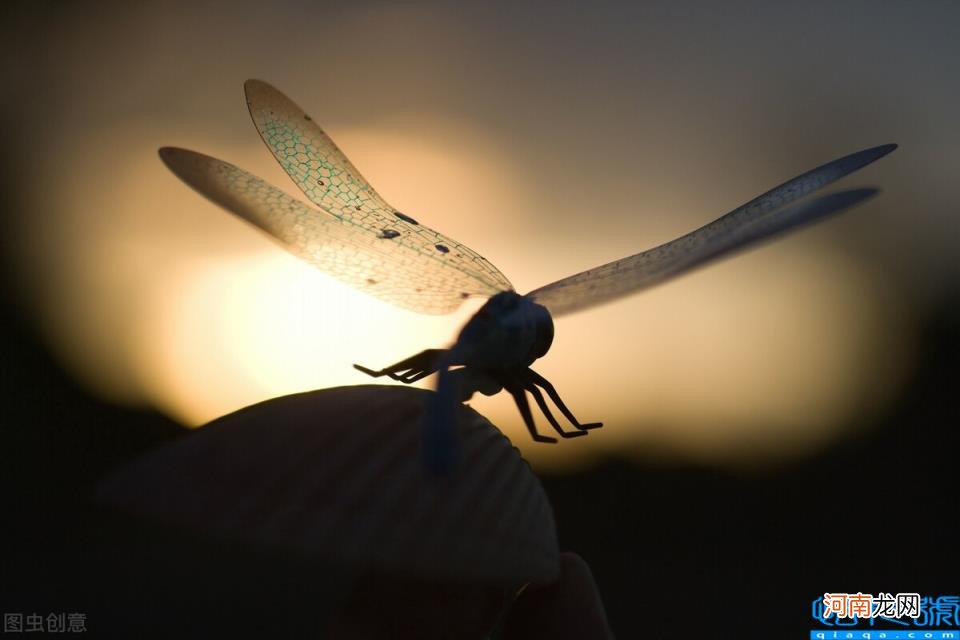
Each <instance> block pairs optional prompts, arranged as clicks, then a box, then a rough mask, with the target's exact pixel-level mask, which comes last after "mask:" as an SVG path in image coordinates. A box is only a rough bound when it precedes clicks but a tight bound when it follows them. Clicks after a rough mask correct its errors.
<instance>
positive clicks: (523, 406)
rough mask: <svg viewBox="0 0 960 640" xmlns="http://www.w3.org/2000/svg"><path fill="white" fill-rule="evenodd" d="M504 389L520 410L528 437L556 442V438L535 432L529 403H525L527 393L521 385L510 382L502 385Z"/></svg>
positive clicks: (536, 440)
mask: <svg viewBox="0 0 960 640" xmlns="http://www.w3.org/2000/svg"><path fill="white" fill-rule="evenodd" d="M504 389H506V390H507V391H509V392H510V395H512V396H513V400H514V402H516V403H517V409H519V410H520V415H521V416H522V417H523V423H524V424H525V425H527V430H528V431H529V432H530V437H531V438H533V440H534V441H535V442H556V441H557V439H556V438H551V437H550V436H542V435H540V434H539V433H537V426H536V425H535V424H534V423H533V414H532V413H530V405H529V404H528V403H527V395H526V392H525V391H524V389H523V387H521V386H518V385H514V384H510V385H504Z"/></svg>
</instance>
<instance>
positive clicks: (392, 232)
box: [378, 229, 400, 240]
mask: <svg viewBox="0 0 960 640" xmlns="http://www.w3.org/2000/svg"><path fill="white" fill-rule="evenodd" d="M398 235H400V232H399V231H397V230H396V229H384V230H383V231H381V232H380V235H379V236H378V237H379V238H380V239H382V240H390V239H392V238H396V237H397V236H398Z"/></svg>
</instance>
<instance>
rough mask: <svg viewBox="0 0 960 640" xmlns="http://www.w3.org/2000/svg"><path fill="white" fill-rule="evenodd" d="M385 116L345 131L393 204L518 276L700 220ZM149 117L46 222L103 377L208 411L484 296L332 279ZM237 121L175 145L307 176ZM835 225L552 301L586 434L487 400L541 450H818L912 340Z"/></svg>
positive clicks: (322, 382) (561, 371)
mask: <svg viewBox="0 0 960 640" xmlns="http://www.w3.org/2000/svg"><path fill="white" fill-rule="evenodd" d="M237 108H240V109H242V104H241V105H238V107H237ZM382 127H383V128H382V129H381V128H378V129H364V130H358V129H349V128H344V127H339V128H338V127H333V128H332V129H331V133H332V134H333V135H334V136H335V138H336V139H337V141H338V142H339V143H340V144H341V146H342V147H343V148H344V149H345V151H346V152H347V153H348V154H349V155H350V156H351V157H353V158H354V160H355V162H356V163H357V164H358V165H359V167H360V168H361V170H362V171H363V172H364V173H365V174H366V175H367V177H368V178H369V179H370V181H371V182H372V183H373V184H374V185H376V186H377V187H378V189H379V190H380V191H381V192H382V193H383V195H384V196H385V197H386V198H387V199H388V200H390V201H391V202H393V203H394V204H395V205H396V206H398V207H400V208H401V209H403V210H405V211H409V212H410V213H411V214H413V215H416V217H417V218H419V219H420V220H421V221H423V222H424V223H426V224H430V225H432V226H436V227H438V228H440V229H442V230H443V231H444V232H446V233H448V234H449V235H451V236H452V237H454V238H458V239H462V240H463V241H464V242H466V243H468V244H469V245H470V246H472V247H473V248H475V249H477V250H478V251H480V252H481V253H484V254H485V255H487V257H489V258H490V259H491V260H492V261H493V262H494V263H495V264H497V265H498V266H500V267H501V269H503V271H504V272H505V273H506V274H507V275H508V277H511V279H512V280H513V282H514V283H515V285H516V286H517V287H518V289H520V290H521V291H527V290H530V289H532V288H534V287H536V286H539V285H541V284H544V283H545V282H547V281H549V280H552V279H555V278H559V277H562V276H565V275H568V274H570V273H571V272H572V271H575V270H579V269H581V268H583V267H589V266H593V265H594V264H597V263H599V262H602V261H605V260H610V259H614V258H617V257H621V256H622V255H625V254H627V253H629V252H631V251H636V250H639V249H643V248H646V247H648V246H650V245H652V244H654V243H656V242H658V241H662V240H666V239H669V238H670V237H671V236H672V235H675V234H676V233H679V232H682V231H685V230H687V229H688V228H690V227H692V226H694V225H695V224H697V223H698V222H699V223H702V222H706V220H705V219H701V220H693V219H689V218H684V219H689V224H686V223H685V228H680V227H678V224H677V220H672V221H671V222H670V224H669V225H666V224H664V222H663V218H654V217H652V216H653V214H654V212H653V211H652V210H651V211H650V216H651V217H648V218H644V211H643V210H640V211H637V212H635V215H634V216H632V217H630V218H623V219H621V220H620V222H619V224H623V225H624V230H623V232H620V233H618V232H616V230H614V231H610V230H609V229H610V226H611V223H610V221H608V220H604V221H603V224H601V225H599V226H598V227H596V228H595V227H592V226H590V225H583V226H581V227H579V228H577V227H571V226H570V220H571V219H573V218H571V217H570V216H566V217H563V216H560V215H559V213H558V212H562V211H563V207H564V204H563V202H562V197H561V196H562V194H561V195H556V194H554V195H552V196H550V197H547V198H543V197H537V196H536V195H535V194H533V193H531V192H530V191H529V185H528V184H527V181H526V180H525V179H524V178H523V176H524V173H523V171H522V170H520V168H518V167H516V166H515V165H514V164H513V163H512V162H511V158H510V157H509V156H508V155H507V154H506V153H505V152H504V150H503V149H502V148H500V147H498V146H497V145H495V144H493V143H492V142H491V138H490V136H488V135H485V134H484V133H483V132H482V131H481V130H478V129H476V128H471V127H469V126H467V125H465V124H464V123H460V122H456V121H452V120H443V119H434V120H432V121H431V122H430V123H425V122H420V121H417V120H415V119H413V120H407V121H406V123H405V124H404V125H402V126H401V125H396V126H391V125H382ZM155 130H161V131H163V130H164V129H163V128H151V129H140V128H136V127H132V128H124V127H119V128H116V129H110V130H106V131H101V132H99V135H98V140H99V143H100V147H102V148H103V149H105V150H108V149H116V148H124V149H130V150H131V153H130V158H131V160H130V161H128V162H126V163H124V164H123V165H122V166H117V165H116V164H115V162H114V159H113V158H112V157H111V156H110V155H109V153H107V152H106V151H104V152H102V153H100V154H97V153H94V154H91V155H89V156H84V157H83V158H82V163H80V164H78V165H77V166H75V167H72V170H67V171H66V172H65V176H67V178H66V180H67V182H66V183H65V185H64V189H63V191H62V192H60V193H58V194H57V197H59V198H61V200H59V201H58V202H57V207H58V208H59V209H60V210H61V211H62V212H63V213H62V215H63V216H64V219H65V220H67V221H71V220H72V221H73V222H72V223H71V224H68V225H66V226H67V228H69V229H70V230H71V233H69V234H63V235H61V236H58V235H56V234H52V235H51V234H47V235H44V233H43V232H42V231H38V234H39V235H38V236H37V237H40V238H42V242H43V243H46V248H45V249H44V250H43V251H37V252H36V256H35V258H34V259H35V260H39V261H41V262H42V260H43V259H44V256H50V255H54V256H59V258H60V260H59V261H58V262H56V263H55V264H50V265H47V266H46V272H49V273H53V274H54V277H52V278H50V279H49V280H48V281H47V282H45V283H44V287H43V288H41V289H40V292H41V294H42V296H43V301H44V304H45V308H46V313H47V317H48V318H50V319H52V320H53V321H54V322H53V324H52V325H51V327H50V332H51V335H52V337H53V338H54V340H55V343H56V344H57V345H58V348H59V350H60V352H61V353H62V354H63V355H64V357H65V358H66V360H67V361H68V363H69V365H70V366H71V367H72V368H73V369H74V370H75V371H77V373H78V375H80V376H81V377H83V378H84V379H86V380H87V381H88V382H89V383H90V384H91V385H92V386H93V387H94V388H96V389H98V390H100V391H101V393H104V394H105V395H108V396H110V397H113V398H115V399H118V400H121V401H126V402H142V401H148V402H150V403H152V404H153V405H154V406H156V407H157V408H159V409H160V410H162V411H164V412H166V413H168V414H169V415H171V416H174V417H176V418H177V419H179V420H181V421H183V422H185V423H186V424H190V425H198V424H201V423H203V422H205V421H208V420H210V419H213V418H215V417H217V416H219V415H221V414H224V413H227V412H230V411H233V410H235V409H238V408H241V407H243V406H245V405H248V404H251V403H254V402H258V401H260V400H264V399H267V398H270V397H274V396H278V395H283V394H287V393H293V392H297V391H303V390H308V389H315V388H323V387H330V386H337V385H344V384H363V383H368V382H372V381H371V380H370V379H369V378H366V377H365V376H363V375H362V374H360V373H358V372H356V371H354V370H353V369H352V368H351V364H352V363H354V362H359V363H362V364H365V365H368V366H371V367H381V366H385V365H387V364H390V363H392V362H394V361H396V360H399V359H401V358H404V357H407V356H409V355H412V354H413V353H416V352H418V351H420V350H422V349H424V348H430V347H442V346H446V345H448V344H449V343H450V341H451V340H452V339H453V337H454V336H455V335H456V332H457V331H458V329H459V327H460V326H461V325H462V323H463V322H464V321H465V320H466V318H467V317H469V315H470V313H471V312H472V311H473V310H475V309H476V308H477V306H478V305H479V304H480V301H471V304H469V305H467V306H465V307H464V309H462V310H461V312H460V313H458V314H456V315H454V316H449V317H430V316H421V315H416V314H413V313H409V312H406V311H402V310H400V309H395V308H393V307H391V306H389V305H387V304H385V303H381V302H379V301H377V300H374V299H371V298H368V297H366V296H365V295H363V294H361V293H359V292H356V291H353V290H352V289H349V288H348V287H346V286H344V285H341V284H339V283H338V282H336V281H334V280H332V279H330V278H328V277H327V276H325V275H323V274H321V273H319V272H317V271H315V270H314V269H312V268H311V267H309V266H308V265H306V264H304V263H301V262H300V261H298V260H297V259H295V258H293V257H292V256H289V255H287V254H286V253H284V252H283V251H282V250H281V249H280V248H279V247H278V246H277V245H276V244H274V243H273V242H272V241H270V240H269V239H267V238H266V237H265V236H263V235H262V234H261V233H259V232H258V231H256V230H254V229H252V228H251V227H249V226H247V225H245V224H243V223H242V222H240V221H239V220H237V219H235V218H233V217H232V216H231V215H230V214H228V213H225V212H223V211H221V210H219V209H217V208H216V207H215V206H214V205H212V204H210V203H208V202H206V201H205V200H203V199H202V198H201V197H200V196H198V195H197V194H195V193H193V192H192V191H190V190H189V189H188V188H187V187H185V186H184V185H182V184H181V183H179V182H178V181H177V180H176V179H175V178H174V177H173V176H172V175H170V174H169V173H168V172H167V171H166V170H165V168H164V167H163V166H162V165H161V163H160V162H159V160H158V159H157V158H156V154H155V149H156V147H158V146H160V145H162V144H168V143H181V142H182V141H181V140H180V139H175V140H170V139H166V138H164V137H163V136H160V135H158V134H157V133H155ZM244 136H245V139H244V142H243V143H239V144H237V143H234V144H233V145H232V146H231V145H224V144H223V143H222V142H219V143H218V142H217V141H216V140H209V139H208V138H207V137H206V136H205V135H204V134H203V133H202V132H199V131H197V132H193V133H191V131H189V130H188V131H187V133H185V134H184V135H183V136H182V139H183V140H194V137H195V140H194V141H193V142H192V143H190V144H189V145H187V146H191V147H193V148H196V149H198V150H200V151H205V152H208V153H211V154H213V155H217V156H220V157H223V158H224V159H226V160H229V161H231V162H234V163H236V164H238V165H240V166H242V167H244V168H246V169H248V170H251V171H253V172H254V173H258V174H260V175H262V176H263V177H265V178H267V179H269V180H271V181H273V182H274V183H276V184H278V185H280V186H282V187H283V188H285V189H288V190H291V189H293V187H292V186H291V185H290V183H289V181H288V180H287V178H286V177H285V176H284V175H283V173H282V172H281V171H280V169H279V168H278V167H276V166H275V165H274V164H273V162H272V160H271V159H270V158H269V156H268V153H267V151H266V150H265V149H264V148H263V147H262V146H261V145H260V142H259V140H258V139H257V138H256V136H255V134H254V133H253V131H252V127H251V128H250V129H248V130H246V131H237V132H235V137H236V138H238V139H240V138H244ZM184 144H186V143H184ZM105 176H110V178H109V180H108V179H107V178H106V177H105ZM105 182H109V183H110V184H112V185H115V188H112V189H111V190H109V191H106V190H103V189H102V188H101V187H100V185H103V184H104V183H105ZM538 184H543V183H542V181H541V182H540V183H538ZM621 197H622V198H623V199H625V200H626V199H630V198H635V197H636V194H629V195H623V196H621ZM652 199H653V201H655V202H658V203H660V204H659V205H658V206H659V207H662V206H663V205H662V203H663V202H664V201H665V199H666V198H665V197H664V196H663V195H662V194H660V195H658V196H655V197H653V198H652ZM570 206H572V207H577V206H578V205H577V204H576V203H573V204H571V205H570ZM640 207H641V209H643V205H640ZM714 213H715V214H716V213H719V211H717V212H714ZM634 218H635V219H636V220H640V221H643V222H642V223H637V222H633V219H634ZM554 220H559V221H560V222H559V223H558V224H557V225H556V226H554V225H553V224H552V223H553V221H554ZM651 220H652V221H654V222H652V223H651ZM38 224H41V225H42V224H43V223H42V221H41V222H40V223H38ZM61 224H62V223H61ZM638 224H640V225H642V227H640V226H637V225H638ZM658 224H662V225H663V228H662V229H660V230H659V231H657V225H658ZM39 228H40V229H42V226H41V227H39ZM638 228H642V230H643V233H642V234H641V233H638V231H637V229H638ZM541 229H545V230H548V231H549V232H546V233H540V230H541ZM564 229H571V230H572V231H575V232H574V233H561V232H562V231H563V230H564ZM654 231H657V233H656V234H654ZM825 237H826V236H825V235H824V234H823V233H822V232H821V231H808V232H804V233H802V234H799V235H798V236H797V237H794V238H791V239H789V240H786V241H782V242H778V243H775V244H773V245H771V246H769V247H767V248H764V249H760V250H758V251H755V252H753V253H750V254H747V255H744V256H740V257H738V258H736V259H734V260H731V261H729V262H726V263H723V264H720V265H717V266H713V267H710V268H708V269H706V270H703V271H700V272H698V273H696V274H691V275H689V276H686V277H684V278H682V279H680V280H678V281H676V282H673V283H669V284H667V285H665V286H663V287H660V288H657V289H655V290H653V291H650V292H647V293H645V294H643V295H640V296H637V297H635V298H631V299H628V300H625V301H622V302H619V303H615V304H611V305H607V306H604V307H601V308H598V309H595V310H589V311H586V312H583V313H580V314H576V315H574V316H571V317H569V318H566V317H565V318H560V319H558V320H557V321H556V336H557V337H556V341H555V343H554V347H553V349H552V351H551V352H550V353H549V354H548V355H547V357H546V358H544V359H543V360H541V361H540V362H538V363H537V364H536V365H535V367H536V369H537V370H538V371H539V372H540V373H542V374H543V375H545V376H546V377H547V378H548V379H550V380H551V381H552V382H553V383H554V384H555V385H556V386H557V387H558V389H559V390H560V392H561V395H562V396H563V397H564V398H565V400H566V401H567V403H568V405H569V406H570V407H571V408H572V409H573V410H574V411H575V413H577V414H578V415H579V416H580V418H581V419H583V420H602V421H604V422H605V423H606V425H607V426H606V427H605V428H604V429H603V430H602V431H598V432H594V433H592V434H591V435H590V436H589V437H588V438H583V439H579V440H574V441H569V442H562V443H561V444H559V445H557V446H543V445H534V444H533V443H531V442H530V439H529V438H528V437H527V435H526V433H525V429H524V427H523V425H522V422H521V421H520V418H519V416H518V415H517V412H516V409H515V408H514V406H513V404H512V402H511V400H510V399H509V397H508V396H507V395H506V394H500V395H499V396H497V397H495V398H482V397H480V398H476V399H475V400H474V402H473V404H474V406H475V407H476V408H478V410H480V411H481V412H482V413H484V414H485V415H487V416H488V417H489V418H490V419H491V420H492V421H493V422H494V423H495V424H497V425H498V426H500V427H501V428H502V429H503V430H504V431H505V432H506V433H507V434H508V435H509V436H510V437H511V438H512V439H513V440H514V442H515V443H517V445H518V446H520V447H521V448H522V449H523V451H524V453H525V454H526V455H527V456H529V457H530V458H531V459H532V460H533V461H534V462H535V463H536V464H537V465H539V466H540V467H541V468H551V467H553V468H558V467H559V468H563V467H570V466H571V465H574V466H575V465H583V464H587V463H588V462H589V461H590V459H591V458H592V457H594V456H596V455H600V454H603V452H614V453H616V454H618V455H638V456H647V457H649V456H656V457H662V456H682V457H687V458H695V459H702V460H712V461H715V462H722V463H732V462H742V461H744V460H746V461H757V460H771V459H778V458H782V457H784V456H790V455H795V454H798V453H802V452H804V451H808V450H810V449H811V448H813V447H817V446H822V444H823V443H825V442H827V441H828V440H829V438H830V436H831V435H833V433H834V431H835V429H836V426H837V425H840V424H844V423H848V422H851V421H852V418H853V417H854V416H856V417H862V416H863V415H864V414H865V412H869V411H874V410H876V408H877V407H879V406H881V400H882V398H883V395H884V392H885V391H886V390H887V389H888V388H889V387H890V385H891V384H892V383H893V381H895V380H896V376H897V375H898V372H899V371H901V370H902V358H903V354H904V353H905V352H906V345H904V344H903V342H902V340H900V339H899V337H900V336H903V335H904V331H902V327H900V326H898V325H897V324H896V322H895V321H894V319H892V318H890V317H886V316H885V315H884V309H885V308H886V307H887V305H889V304H890V301H888V300H886V299H885V298H884V296H885V292H884V290H883V289H881V288H880V287H879V286H878V285H877V281H876V280H875V279H874V278H873V277H872V276H871V274H870V273H868V272H866V271H864V270H863V268H862V267H858V266H857V264H855V263H854V262H852V261H850V260H848V259H845V258H844V257H843V255H842V253H840V252H839V251H837V250H836V249H831V248H830V245H829V244H827V243H826V242H825V241H824V239H825ZM644 238H650V239H649V240H646V239H644ZM588 260H589V261H590V262H587V261H588ZM381 382H382V381H381ZM430 384H432V381H431V380H429V379H428V380H427V381H425V384H424V385H423V386H430ZM542 428H543V429H545V430H546V429H548V428H549V427H548V426H547V425H546V424H543V425H542Z"/></svg>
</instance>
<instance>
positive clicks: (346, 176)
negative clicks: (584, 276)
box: [244, 80, 513, 313]
mask: <svg viewBox="0 0 960 640" xmlns="http://www.w3.org/2000/svg"><path fill="white" fill-rule="evenodd" d="M244 90H245V92H246V96H247V106H248V107H249V109H250V116H251V118H252V119H253V122H254V125H256V127H257V131H259V132H260V136H261V137H262V138H263V141H264V143H265V144H266V145H267V148H269V149H270V152H271V153H272V154H273V156H274V157H275V158H276V159H277V161H278V162H279V163H280V166H281V167H283V169H284V171H286V172H287V174H288V175H289V176H290V177H291V179H293V181H294V182H295V183H296V185H297V186H298V187H299V188H300V190H301V191H303V193H304V194H305V195H306V196H307V198H309V199H310V201H312V202H313V203H314V204H316V205H317V206H318V207H319V208H320V209H321V211H322V212H324V213H325V214H327V215H329V216H332V217H333V218H335V219H336V220H338V221H339V222H340V225H341V226H343V227H354V228H355V229H356V230H358V231H362V232H365V233H367V234H369V236H370V238H371V239H372V240H371V242H372V243H373V244H375V245H378V248H384V249H385V251H384V252H382V254H383V255H385V256H396V255H401V254H403V255H406V254H411V255H409V256H408V258H405V259H409V260H414V258H413V255H412V254H416V255H417V256H419V258H418V259H417V262H418V264H420V265H421V266H422V267H423V268H424V269H425V270H427V271H428V273H427V274H425V275H426V276H429V277H426V278H420V280H423V281H426V280H429V281H430V282H432V283H433V284H432V285H430V286H433V287H434V288H435V289H436V290H435V291H434V292H433V293H432V294H431V295H430V296H420V295H417V296H410V299H409V300H408V301H405V302H404V301H402V300H401V299H400V298H401V296H398V295H397V294H396V293H394V294H391V296H390V298H391V299H390V301H391V302H393V303H394V304H398V305H399V306H402V307H406V308H408V309H412V310H416V311H421V312H426V313H448V312H449V311H452V310H454V309H456V307H457V306H459V304H460V303H461V302H462V300H463V299H464V298H466V297H468V296H474V295H476V296H490V295H493V294H495V293H498V292H500V291H506V290H511V289H513V286H512V285H511V284H510V281H509V280H508V279H507V278H506V277H505V276H504V275H503V274H502V273H500V271H499V270H498V269H497V268H496V267H494V266H493V265H492V264H491V263H490V262H489V261H488V260H486V259H485V258H484V257H483V256H481V255H480V254H478V253H476V252H475V251H473V250H472V249H470V248H469V247H467V246H466V245H463V244H461V243H459V242H457V241H455V240H452V239H451V238H448V237H447V236H444V235H443V234H441V233H439V232H437V231H435V230H433V229H431V228H429V227H427V226H425V225H422V224H420V223H418V222H417V221H416V220H415V219H414V218H412V217H410V216H408V215H406V214H403V213H401V212H399V211H397V210H396V209H394V208H393V207H392V206H390V205H389V204H388V203H387V202H386V200H384V199H383V198H382V197H381V196H380V194H378V193H377V192H376V191H375V190H374V189H373V187H372V186H371V185H370V183H368V182H367V181H366V179H364V177H363V176H362V175H361V174H360V172H359V171H357V169H356V167H354V166H353V164H352V163H351V162H350V161H349V160H348V159H347V157H346V156H345V155H344V154H343V152H342V151H340V149H339V148H338V147H337V146H336V144H334V142H333V140H331V139H330V137H329V136H327V134H326V133H324V131H323V130H322V129H321V128H320V126H319V125H317V124H316V123H315V122H314V121H313V119H312V118H310V116H308V115H307V114H306V113H304V111H303V110H302V109H300V107H298V106H297V105H296V104H294V103H293V102H292V101H291V100H290V99H289V98H287V97H286V96H285V95H283V94H282V93H280V92H279V91H277V90H276V89H275V88H273V87H272V86H270V85H269V84H267V83H265V82H262V81H259V80H249V81H247V82H246V84H245V85H244ZM318 215H323V214H318ZM389 247H392V249H390V248H389ZM318 266H319V265H318ZM321 268H323V267H321ZM334 275H336V274H334ZM351 284H353V282H351ZM361 288H362V289H363V290H364V291H367V292H368V293H372V294H373V295H377V293H376V290H377V287H376V286H367V287H361ZM424 293H425V292H424ZM379 297H381V298H384V299H386V298H385V297H384V296H379ZM427 297H429V299H430V302H429V304H422V303H421V302H420V300H421V299H426V298H427ZM441 300H442V301H443V302H442V303H441Z"/></svg>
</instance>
